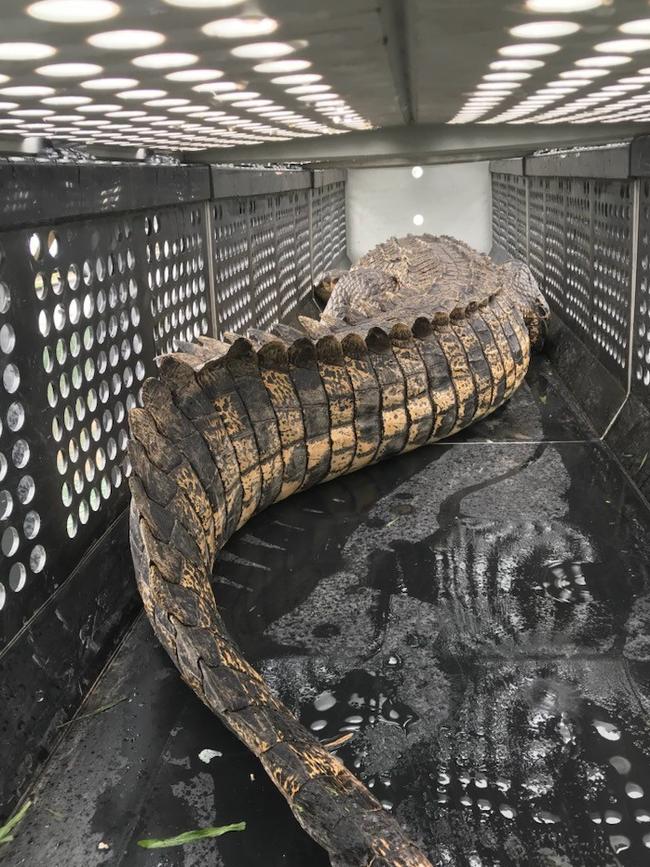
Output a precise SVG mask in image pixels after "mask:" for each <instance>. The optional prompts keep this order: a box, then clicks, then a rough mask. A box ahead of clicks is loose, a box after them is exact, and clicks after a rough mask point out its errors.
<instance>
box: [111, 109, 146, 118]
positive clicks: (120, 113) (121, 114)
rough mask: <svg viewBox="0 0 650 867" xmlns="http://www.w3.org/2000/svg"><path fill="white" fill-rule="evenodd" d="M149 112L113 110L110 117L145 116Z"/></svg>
mask: <svg viewBox="0 0 650 867" xmlns="http://www.w3.org/2000/svg"><path fill="white" fill-rule="evenodd" d="M146 114H147V112H146V111H112V112H111V113H110V114H109V115H108V116H109V117H120V118H122V117H144V116H145V115H146Z"/></svg>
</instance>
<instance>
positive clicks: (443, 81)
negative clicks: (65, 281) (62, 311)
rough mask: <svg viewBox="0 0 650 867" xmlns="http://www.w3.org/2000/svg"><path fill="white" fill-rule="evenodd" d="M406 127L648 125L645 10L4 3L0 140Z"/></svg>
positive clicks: (624, 4) (122, 139)
mask: <svg viewBox="0 0 650 867" xmlns="http://www.w3.org/2000/svg"><path fill="white" fill-rule="evenodd" d="M620 40H624V41H623V42H620ZM411 121H414V122H415V123H419V124H426V123H441V124H461V125H464V124H471V125H474V124H483V123H486V124H519V123H527V124H528V123H542V124H543V123H567V122H568V123H576V124H580V123H584V122H589V121H602V122H612V123H613V122H617V123H618V122H625V121H640V122H647V121H650V8H649V7H648V6H647V4H645V3H641V2H640V0H513V2H504V0H435V2H434V0H380V2H379V3H373V2H372V0H346V2H342V0H328V2H326V3H323V2H319V3H316V2H314V0H261V2H259V3H257V2H254V0H36V2H33V3H31V4H28V3H27V2H26V0H3V3H2V35H1V36H0V137H1V136H2V135H3V134H4V135H11V136H15V135H17V134H18V135H20V136H44V137H48V138H55V139H64V140H68V141H71V142H79V143H86V142H94V141H97V142H101V143H104V144H108V145H136V146H139V145H145V146H149V147H155V148H157V149H166V148H170V149H181V148H182V149H184V150H201V149H204V148H205V149H207V148H209V149H215V148H229V147H232V146H235V145H245V144H265V143H267V142H273V141H287V140H289V139H292V138H300V137H314V136H328V135H332V134H335V133H345V132H348V131H350V130H359V129H367V128H369V127H374V128H383V127H391V126H399V125H401V124H404V123H405V122H411Z"/></svg>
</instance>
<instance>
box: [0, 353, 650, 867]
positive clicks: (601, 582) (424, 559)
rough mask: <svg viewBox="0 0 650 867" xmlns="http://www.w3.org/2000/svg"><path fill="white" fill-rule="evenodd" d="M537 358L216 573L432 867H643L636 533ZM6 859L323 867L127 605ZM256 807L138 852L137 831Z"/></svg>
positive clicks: (291, 685)
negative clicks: (476, 416)
mask: <svg viewBox="0 0 650 867" xmlns="http://www.w3.org/2000/svg"><path fill="white" fill-rule="evenodd" d="M648 526H649V518H648V512H647V511H646V510H645V507H644V506H643V504H642V502H641V501H640V500H639V499H638V498H637V496H636V494H635V492H634V490H633V489H632V488H631V487H630V485H629V484H628V483H627V482H626V480H625V478H624V477H623V475H622V474H621V472H620V471H619V469H618V467H617V465H616V464H615V462H614V461H613V460H612V459H611V457H610V456H609V455H608V453H607V452H606V451H605V450H604V449H603V448H602V447H601V445H600V444H599V443H598V442H597V441H596V440H595V439H594V438H593V435H592V433H591V432H590V431H589V428H588V427H587V426H586V425H585V423H584V422H583V421H582V420H580V419H579V418H577V416H576V414H575V413H574V412H572V411H571V409H570V406H569V401H568V400H567V396H566V394H565V392H564V391H563V389H562V388H561V387H560V386H559V385H558V383H557V380H556V378H555V377H554V375H553V374H552V372H551V370H550V368H549V367H548V365H547V363H546V362H545V361H543V360H538V361H537V362H536V363H535V365H534V368H533V370H532V371H531V373H530V374H529V377H528V381H527V384H526V386H524V388H522V389H521V391H520V392H519V393H518V394H517V395H516V396H515V397H514V398H513V400H512V401H511V402H510V404H509V405H508V406H506V407H504V408H503V409H502V410H501V411H499V412H497V413H495V415H494V416H493V417H492V418H491V419H489V420H487V421H486V422H483V423H481V424H480V425H478V426H477V427H476V428H474V429H472V430H471V431H468V432H467V433H466V434H465V436H464V437H459V438H457V439H455V440H453V441H451V442H450V443H449V444H444V445H436V446H431V447H429V448H425V449H421V450H420V451H417V452H414V453H412V454H410V455H407V456H404V457H400V458H397V459H395V460H391V461H388V462H386V463H384V464H382V465H380V466H377V467H373V468H370V469H368V470H364V471H362V472H360V473H357V474H355V475H352V476H349V477H344V478H342V479H340V480H337V481H335V482H331V483H329V484H327V485H324V486H322V487H320V488H317V489H316V490H314V491H312V492H308V493H307V494H304V495H300V496H297V497H294V498H292V499H290V500H288V501H286V502H285V503H282V504H279V505H277V506H275V507H273V508H272V509H270V510H269V511H268V512H266V513H265V514H262V515H260V516H258V517H257V518H255V519H254V520H253V521H251V522H250V523H249V524H248V525H247V526H246V527H245V528H244V529H243V530H242V531H241V532H240V533H239V534H238V535H237V536H236V537H235V538H234V539H232V540H231V542H230V543H229V545H228V546H227V549H226V550H225V551H224V552H223V553H222V555H221V557H220V559H219V562H218V564H217V568H216V583H215V590H216V594H217V599H218V601H219V603H220V605H221V606H222V608H223V613H224V616H225V618H226V620H227V622H228V624H229V626H230V628H231V630H232V632H233V633H234V635H236V636H237V637H238V638H239V639H240V641H241V644H242V645H243V647H244V650H245V651H246V653H247V654H248V657H249V659H251V660H252V661H253V662H254V663H255V664H256V665H257V667H258V668H259V669H260V670H261V671H262V672H263V673H264V675H265V677H266V678H267V679H268V681H269V682H270V684H271V685H272V686H273V687H274V688H275V689H276V690H277V692H278V694H279V695H280V696H281V697H282V699H283V700H284V701H285V702H286V703H287V704H288V706H289V707H290V708H292V709H293V710H294V711H295V712H296V713H297V714H298V715H299V716H300V718H301V720H302V721H303V722H304V723H305V725H307V726H308V727H310V728H311V729H312V731H314V733H315V734H316V735H317V736H318V737H319V738H323V739H326V738H331V737H333V736H335V735H337V734H339V733H346V732H349V733H351V735H352V737H351V739H350V740H349V741H348V742H347V743H346V744H345V745H344V746H343V747H341V748H340V749H339V751H338V755H339V756H340V757H341V758H342V759H343V760H344V761H345V762H346V764H347V765H348V766H349V767H350V768H351V769H352V770H353V771H354V772H355V773H356V774H357V775H358V776H359V778H360V779H362V780H363V781H364V782H365V783H366V784H367V785H368V786H369V787H370V788H371V790H372V791H373V792H374V794H375V795H376V796H377V797H378V799H379V800H380V801H382V802H383V804H384V806H385V808H386V809H388V810H391V811H393V813H394V814H395V815H396V816H397V817H398V819H399V821H400V822H401V823H402V824H403V825H404V826H405V827H406V828H407V829H408V831H409V833H410V834H411V836H412V837H413V838H414V839H415V840H416V841H417V842H418V843H419V844H420V845H421V846H422V847H423V848H424V850H425V851H426V852H428V853H429V855H430V858H431V860H432V862H433V863H434V864H436V865H459V867H497V865H500V867H514V865H521V867H538V865H539V867H609V865H612V867H614V865H634V867H636V865H647V864H650V580H649V575H648V570H649V566H648V564H649V563H650V538H649V535H648ZM118 700H121V701H119V703H118V704H116V705H115V706H114V707H112V708H110V709H108V710H106V711H105V712H103V713H100V714H98V715H96V716H93V717H90V718H87V719H82V720H79V721H78V722H74V723H72V724H71V725H70V726H69V727H68V733H67V735H66V738H65V739H64V741H63V742H62V744H61V746H60V747H59V749H58V750H57V751H56V753H55V754H54V756H53V758H52V760H51V761H50V763H49V765H48V767H47V769H46V773H45V775H44V776H43V778H42V780H41V782H40V784H39V785H38V787H37V789H36V792H35V796H36V803H35V805H34V806H33V807H32V809H31V812H30V813H29V814H28V817H27V819H26V820H25V822H24V823H23V826H22V828H21V830H20V833H19V835H18V837H17V839H16V841H15V843H14V844H12V846H11V848H9V847H5V850H6V851H5V856H4V859H5V860H4V861H3V862H2V863H3V865H4V864H7V865H12V867H13V865H18V864H21V865H29V867H77V865H79V867H82V865H83V867H94V865H100V864H101V865H113V867H145V865H151V867H172V865H173V867H199V865H201V867H203V865H206V867H207V865H215V867H219V865H224V867H253V865H255V867H259V865H264V867H280V865H283V867H312V865H313V867H321V865H322V867H325V865H327V863H328V861H327V858H326V856H325V854H324V853H323V852H322V850H320V849H319V847H317V846H316V845H315V844H314V843H312V842H311V841H310V840H309V838H307V837H306V835H305V834H304V833H303V832H302V831H301V829H300V828H299V826H298V825H297V824H296V823H295V822H294V820H293V818H292V816H291V814H290V812H289V810H288V808H287V807H286V806H285V804H284V801H283V800H282V798H281V797H280V795H279V794H278V793H277V792H276V791H275V789H274V788H273V786H272V785H271V784H270V783H269V782H268V780H267V779H266V777H265V775H264V773H263V771H262V769H261V767H260V766H259V764H258V762H257V761H256V760H255V759H253V758H252V757H251V756H250V755H249V754H248V753H247V751H246V750H245V749H244V748H243V747H242V746H240V745H239V743H238V742H237V741H236V740H235V739H234V738H233V737H232V736H231V735H230V734H229V733H228V732H227V731H225V730H224V728H223V727H222V726H221V724H220V723H219V722H218V721H217V720H216V719H215V718H214V717H213V716H212V715H211V714H210V713H209V712H208V711H207V710H206V709H205V708H204V707H203V706H202V705H201V704H200V702H199V701H198V699H196V698H195V697H194V696H193V694H192V693H191V692H190V690H189V689H188V688H187V687H185V686H184V685H183V684H182V683H181V682H180V680H179V679H178V677H177V674H176V671H175V669H174V668H173V667H172V665H171V663H170V662H169V660H168V659H167V657H166V655H165V654H164V652H163V651H162V649H161V648H160V647H159V646H158V644H157V642H156V640H155V638H154V637H153V636H152V633H151V630H150V628H149V626H148V624H147V623H146V621H145V620H144V619H142V618H140V620H139V621H138V622H137V623H136V624H135V626H134V628H133V630H132V632H131V634H130V635H129V636H128V637H127V639H126V641H125V642H124V644H123V646H122V647H121V649H120V650H119V652H118V653H117V655H116V656H115V658H114V659H113V661H112V663H111V664H110V666H109V667H108V669H107V670H106V671H105V673H104V674H103V676H102V678H101V679H100V681H99V682H98V684H97V685H96V687H95V689H94V691H93V693H92V695H91V697H90V699H89V700H88V702H87V703H86V706H85V707H84V708H83V709H82V712H86V713H88V712H90V711H92V709H93V708H98V707H103V706H105V705H108V704H111V703H112V702H115V701H118ZM240 820H245V821H246V822H247V824H248V828H247V830H246V831H245V832H243V833H237V834H230V835H228V836H225V837H223V838H220V839H218V840H209V841H205V842H202V843H197V844H194V845H192V846H187V847H184V848H177V849H165V850H153V851H146V850H143V849H140V848H139V847H137V845H136V841H137V840H138V839H140V838H143V837H152V836H156V837H158V836H170V835H173V834H177V833H179V832H181V831H184V830H188V829H191V828H196V827H201V826H205V825H212V824H225V823H230V822H236V821H240Z"/></svg>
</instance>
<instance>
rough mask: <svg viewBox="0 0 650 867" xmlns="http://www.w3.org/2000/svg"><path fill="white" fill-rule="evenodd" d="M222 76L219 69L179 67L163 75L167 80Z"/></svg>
mask: <svg viewBox="0 0 650 867" xmlns="http://www.w3.org/2000/svg"><path fill="white" fill-rule="evenodd" d="M222 77H223V72H222V71H221V70H220V69H180V70H179V71H178V72H170V73H168V74H167V75H166V76H165V78H167V79H169V81H213V80H214V79H215V78H222Z"/></svg>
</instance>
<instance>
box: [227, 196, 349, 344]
mask: <svg viewBox="0 0 650 867" xmlns="http://www.w3.org/2000/svg"><path fill="white" fill-rule="evenodd" d="M310 209H311V213H312V217H311V220H310ZM213 213H214V257H215V263H214V271H215V299H216V310H217V319H218V322H219V330H220V332H221V334H223V333H224V332H226V331H234V332H237V333H240V334H245V333H246V330H247V329H248V328H251V327H256V328H260V329H269V328H270V327H271V326H272V325H274V324H275V323H276V322H279V321H280V320H281V319H284V318H285V317H286V316H288V315H289V314H290V313H291V312H292V311H293V310H294V309H295V308H296V307H297V305H298V304H299V302H300V301H301V299H303V298H304V297H305V296H306V295H308V294H309V293H310V292H311V288H312V285H313V284H312V275H313V274H317V275H322V274H323V273H324V271H326V270H327V268H329V267H330V266H332V265H333V264H334V262H336V261H337V259H339V258H340V257H341V256H342V255H344V254H345V251H346V248H347V239H346V218H345V183H344V182H337V183H333V184H329V185H326V186H323V187H318V188H316V189H314V190H306V189H300V190H289V191H286V192H281V193H277V194H274V195H265V196H248V197H241V198H229V199H223V200H220V201H218V202H217V203H216V204H215V205H214V206H213ZM314 214H315V216H314ZM314 279H317V278H314Z"/></svg>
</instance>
